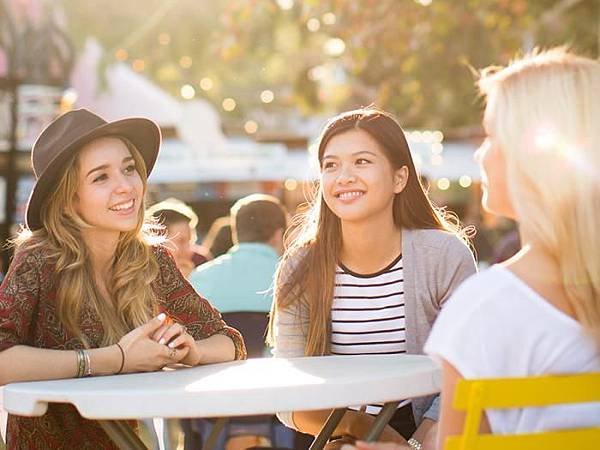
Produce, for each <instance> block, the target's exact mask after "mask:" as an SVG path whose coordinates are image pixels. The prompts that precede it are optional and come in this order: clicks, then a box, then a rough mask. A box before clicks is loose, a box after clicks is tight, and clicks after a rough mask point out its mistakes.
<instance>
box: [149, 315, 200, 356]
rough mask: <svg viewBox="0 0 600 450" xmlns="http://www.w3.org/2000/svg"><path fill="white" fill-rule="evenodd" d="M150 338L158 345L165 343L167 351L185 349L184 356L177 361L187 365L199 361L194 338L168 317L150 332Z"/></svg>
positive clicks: (198, 351)
mask: <svg viewBox="0 0 600 450" xmlns="http://www.w3.org/2000/svg"><path fill="white" fill-rule="evenodd" d="M152 340H153V341H155V342H158V343H159V344H160V345H165V346H166V347H168V348H169V351H171V352H172V351H185V356H184V357H182V358H181V359H180V360H179V362H180V363H182V364H187V365H189V366H196V365H198V364H199V363H200V358H201V355H200V350H199V348H198V346H197V345H196V341H195V340H194V338H193V337H192V336H191V335H190V334H188V332H187V331H186V328H185V327H184V326H183V325H181V324H179V323H176V322H173V319H171V318H170V317H168V318H167V319H166V320H165V322H164V323H163V324H162V325H161V326H160V327H159V328H158V329H157V330H156V331H155V332H154V333H153V334H152Z"/></svg>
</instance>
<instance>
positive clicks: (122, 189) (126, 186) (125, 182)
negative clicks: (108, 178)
mask: <svg viewBox="0 0 600 450" xmlns="http://www.w3.org/2000/svg"><path fill="white" fill-rule="evenodd" d="M132 190H133V183H132V180H131V177H127V176H125V175H124V174H119V175H118V176H117V178H116V179H115V192H117V193H128V192H131V191H132Z"/></svg>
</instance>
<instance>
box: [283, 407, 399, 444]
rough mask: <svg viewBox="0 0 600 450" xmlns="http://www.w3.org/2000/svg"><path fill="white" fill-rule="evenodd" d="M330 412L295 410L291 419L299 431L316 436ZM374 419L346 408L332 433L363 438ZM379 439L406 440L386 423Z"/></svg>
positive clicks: (388, 440) (390, 440)
mask: <svg viewBox="0 0 600 450" xmlns="http://www.w3.org/2000/svg"><path fill="white" fill-rule="evenodd" d="M330 414H331V410H318V411H296V412H294V413H293V420H294V424H295V425H296V427H297V428H298V430H299V431H302V432H303V433H308V434H312V435H313V436H316V435H317V434H319V432H320V431H321V428H323V425H324V424H325V422H326V421H327V418H328V417H329V415H330ZM374 421H375V417H374V416H371V415H369V414H366V413H362V412H358V411H352V410H348V411H346V413H345V414H344V417H343V418H342V420H341V421H340V423H339V425H338V426H337V427H336V429H335V431H334V432H333V434H332V435H333V436H336V435H350V436H354V437H356V438H359V439H360V438H364V437H365V436H366V434H367V433H368V432H369V430H370V429H371V426H372V425H373V422H374ZM379 440H381V441H387V442H396V443H404V444H405V443H406V440H405V439H404V438H403V437H402V436H401V435H400V434H399V433H398V432H397V431H396V430H394V429H393V428H392V427H390V426H389V425H386V427H385V428H384V430H383V433H382V434H381V437H380V438H379Z"/></svg>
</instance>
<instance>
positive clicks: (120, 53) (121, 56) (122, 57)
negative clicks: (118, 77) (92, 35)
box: [115, 48, 129, 61]
mask: <svg viewBox="0 0 600 450" xmlns="http://www.w3.org/2000/svg"><path fill="white" fill-rule="evenodd" d="M128 57H129V54H128V53H127V50H125V49H124V48H120V49H118V50H117V51H116V52H115V58H116V59H117V60H119V61H126V60H127V58H128Z"/></svg>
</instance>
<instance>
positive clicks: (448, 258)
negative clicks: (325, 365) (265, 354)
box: [274, 229, 477, 428]
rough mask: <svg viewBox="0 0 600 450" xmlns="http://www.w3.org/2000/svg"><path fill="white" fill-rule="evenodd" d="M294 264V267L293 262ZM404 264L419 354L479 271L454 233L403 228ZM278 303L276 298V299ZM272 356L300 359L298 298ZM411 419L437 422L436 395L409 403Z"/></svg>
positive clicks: (410, 341)
mask: <svg viewBox="0 0 600 450" xmlns="http://www.w3.org/2000/svg"><path fill="white" fill-rule="evenodd" d="M292 265H293V263H292ZM402 266H403V270H404V301H405V311H406V349H407V353H409V354H422V353H423V346H424V345H425V341H426V340H427V337H428V336H429V332H430V331H431V327H432V325H433V322H434V321H435V319H436V317H437V315H438V314H439V312H440V309H441V308H442V305H443V304H444V302H445V301H446V300H448V298H449V297H450V295H451V294H452V292H453V291H454V290H455V289H456V288H457V287H458V285H459V284H460V283H462V282H463V281H464V280H465V279H466V278H468V277H469V276H471V275H473V274H474V273H475V272H476V271H477V269H476V265H475V260H474V259H473V254H472V253H471V251H470V250H469V248H468V247H467V246H466V245H465V244H464V243H463V242H462V241H461V240H460V239H459V238H457V237H456V236H455V235H454V234H451V233H448V232H445V231H441V230H407V229H403V230H402ZM275 301H277V299H275ZM274 324H275V327H274V332H275V348H274V355H275V357H279V358H294V357H299V356H305V355H304V347H305V343H306V335H307V332H308V308H307V305H306V301H303V299H299V300H298V301H296V302H294V304H293V305H291V306H290V307H289V308H287V309H285V310H279V312H278V314H276V316H275V322H274ZM412 405H413V412H414V416H415V421H416V423H417V424H419V423H420V422H421V420H422V418H423V417H428V418H431V419H433V420H437V419H438V417H439V396H428V397H421V398H417V399H414V400H413V401H412ZM277 416H278V417H279V419H280V420H281V421H282V422H283V423H284V424H285V425H287V426H288V427H291V428H296V427H295V425H294V423H293V419H292V414H291V413H279V414H278V415H277Z"/></svg>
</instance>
